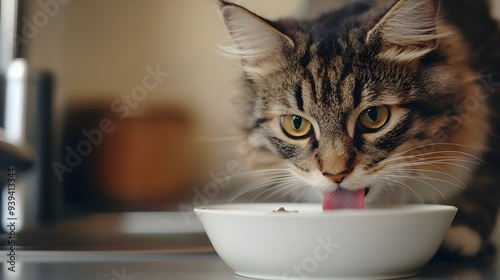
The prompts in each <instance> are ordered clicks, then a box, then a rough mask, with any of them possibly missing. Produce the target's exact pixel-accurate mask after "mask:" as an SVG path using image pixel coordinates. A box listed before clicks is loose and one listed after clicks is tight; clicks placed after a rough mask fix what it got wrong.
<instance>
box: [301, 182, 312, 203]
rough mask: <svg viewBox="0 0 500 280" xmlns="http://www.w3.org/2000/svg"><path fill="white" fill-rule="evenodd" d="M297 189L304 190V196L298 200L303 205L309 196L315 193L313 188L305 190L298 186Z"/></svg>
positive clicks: (305, 188)
mask: <svg viewBox="0 0 500 280" xmlns="http://www.w3.org/2000/svg"><path fill="white" fill-rule="evenodd" d="M299 188H304V191H305V192H307V194H306V195H302V194H301V196H302V199H301V200H300V203H303V202H304V201H305V200H306V199H307V198H308V197H309V196H310V195H311V194H313V193H314V192H316V191H315V190H314V189H313V188H307V187H305V186H303V185H299Z"/></svg>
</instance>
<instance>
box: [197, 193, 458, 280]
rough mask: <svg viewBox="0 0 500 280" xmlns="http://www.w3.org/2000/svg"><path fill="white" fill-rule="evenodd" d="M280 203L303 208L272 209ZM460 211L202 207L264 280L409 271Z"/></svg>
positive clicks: (220, 247)
mask: <svg viewBox="0 0 500 280" xmlns="http://www.w3.org/2000/svg"><path fill="white" fill-rule="evenodd" d="M280 207H285V209H286V210H298V212H273V210H277V209H279V208H280ZM456 211H457V209H456V208H455V207H452V206H443V205H411V206H386V207H377V208H369V209H363V210H337V211H328V212H323V211H322V207H321V205H320V204H317V205H316V204H283V203H282V204H270V203H269V204H228V205H213V206H205V207H198V208H195V212H196V214H197V215H198V217H199V218H200V220H201V222H202V224H203V227H204V228H205V231H206V232H207V234H208V237H209V238H210V241H211V242H212V244H213V246H214V248H215V250H216V251H217V253H218V254H219V256H220V257H221V258H222V260H224V262H226V263H227V264H228V265H229V266H230V267H231V268H232V269H234V271H235V272H236V274H238V275H240V276H245V277H250V278H259V279H388V278H401V277H409V276H413V275H415V274H418V272H419V270H420V269H421V268H422V267H423V266H424V265H425V264H426V263H427V262H428V261H429V260H430V259H431V258H432V257H433V255H434V254H435V253H436V251H437V249H438V248H439V245H440V244H441V242H442V240H443V238H444V235H445V233H446V230H447V229H448V227H449V226H450V224H451V221H452V220H453V218H454V216H455V213H456Z"/></svg>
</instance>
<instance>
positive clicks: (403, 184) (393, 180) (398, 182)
mask: <svg viewBox="0 0 500 280" xmlns="http://www.w3.org/2000/svg"><path fill="white" fill-rule="evenodd" d="M386 180H390V181H392V182H394V183H397V184H400V185H402V186H398V185H394V187H399V188H404V187H406V188H408V189H409V190H410V191H411V192H412V193H413V194H415V195H416V196H417V197H418V199H420V202H422V204H424V200H423V199H422V197H420V195H418V193H417V192H416V191H415V190H414V189H413V188H412V187H410V186H409V185H408V184H405V183H403V182H400V181H398V180H395V179H391V178H386Z"/></svg>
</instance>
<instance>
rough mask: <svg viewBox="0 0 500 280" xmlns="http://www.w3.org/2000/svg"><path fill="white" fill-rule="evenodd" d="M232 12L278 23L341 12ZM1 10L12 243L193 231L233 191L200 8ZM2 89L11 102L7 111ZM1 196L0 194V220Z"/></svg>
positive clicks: (296, 2) (212, 45)
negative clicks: (21, 235) (15, 163)
mask: <svg viewBox="0 0 500 280" xmlns="http://www.w3.org/2000/svg"><path fill="white" fill-rule="evenodd" d="M16 2H17V5H15V3H16ZM236 2H238V3H240V2H241V3H242V4H244V6H246V7H248V8H250V9H251V10H253V11H255V12H257V13H259V14H261V15H263V16H265V17H269V18H278V17H285V16H295V17H311V16H313V15H316V14H318V13H322V12H324V11H327V10H328V9H330V8H333V7H336V6H340V5H342V4H343V3H344V2H348V1H341V0H339V1H332V0H323V1H322V0H312V1H306V0H274V1H264V0H252V1H236ZM498 2H500V1H493V3H494V5H495V9H494V12H495V14H496V15H500V5H498ZM1 3H2V6H1V20H2V29H1V32H2V34H1V40H2V41H1V46H2V49H1V54H2V57H1V59H2V60H1V66H2V71H3V72H2V73H4V75H3V80H2V83H4V86H3V87H5V88H6V91H5V92H3V93H2V96H1V99H0V100H1V103H0V104H2V105H3V104H5V106H0V107H2V108H0V116H1V117H0V121H1V122H0V123H1V124H3V125H0V126H2V127H3V128H4V129H3V130H5V131H4V132H3V134H5V136H6V137H7V136H8V135H9V129H8V127H9V125H8V124H7V123H8V122H9V118H14V117H12V116H10V117H9V114H8V111H9V109H8V108H9V107H10V108H16V110H17V109H19V110H23V111H22V112H24V113H23V115H22V116H17V117H20V118H21V123H23V124H24V125H23V127H24V128H25V129H24V130H23V131H21V132H20V136H22V137H20V138H19V137H18V138H16V139H17V140H19V139H21V138H23V139H25V140H26V142H27V143H24V142H23V143H21V142H22V141H20V140H19V141H20V142H19V143H20V145H19V146H22V147H24V144H26V147H25V148H26V149H24V151H20V152H21V153H25V154H27V155H26V157H27V158H28V160H27V161H29V159H30V158H31V159H34V160H35V164H34V165H33V166H32V167H31V168H29V169H26V170H27V171H25V172H24V171H23V172H22V168H21V166H23V165H22V164H21V163H20V165H19V166H20V167H19V170H18V171H19V172H18V175H17V178H16V195H17V196H18V200H17V201H19V204H18V206H19V208H17V212H16V215H18V217H19V219H20V221H22V224H23V230H24V231H25V232H26V234H27V235H26V236H30V235H29V234H30V233H31V232H35V233H36V236H38V238H37V240H38V241H36V242H39V243H37V244H40V242H41V243H43V242H42V241H40V239H41V238H40V236H44V235H43V234H42V235H40V234H39V233H40V230H49V231H50V233H51V234H53V230H56V231H57V230H59V231H60V232H67V231H68V230H71V231H72V232H78V231H82V232H86V231H89V230H90V229H91V230H92V231H107V230H109V231H112V230H115V229H116V228H119V229H121V230H125V231H126V230H129V231H130V232H143V233H148V232H168V231H183V230H185V231H189V230H193V231H197V230H198V231H201V228H200V227H199V225H198V224H197V223H196V221H195V220H194V218H193V215H192V214H190V213H189V210H191V209H192V208H193V207H194V206H199V205H204V204H209V203H210V204H212V203H225V202H227V201H228V197H231V195H233V194H234V192H235V191H236V189H237V187H238V186H240V185H241V184H242V182H241V181H238V180H232V179H230V177H229V175H233V174H235V173H236V172H237V171H238V170H239V169H240V168H241V167H242V166H243V165H244V164H245V158H244V157H242V154H243V153H242V150H244V147H241V146H239V143H238V141H237V137H236V138H235V137H232V136H234V135H235V134H236V133H237V132H236V131H235V130H233V129H231V123H232V119H233V118H232V114H231V102H230V98H231V96H232V95H233V94H234V92H235V90H237V81H238V78H239V77H240V72H239V62H238V60H237V59H234V58H229V57H226V56H224V55H221V54H220V53H218V47H217V46H218V44H223V45H224V44H229V43H230V41H229V39H228V34H227V31H226V29H225V27H224V25H223V23H222V20H221V18H220V14H219V12H218V10H217V9H216V8H215V6H214V5H213V4H212V3H211V1H210V0H190V1H180V0H148V1H137V0H106V1H102V0H19V1H14V0H2V1H1ZM13 34H17V35H15V36H13ZM12 38H15V41H13V40H12ZM14 58H22V59H24V60H13V59H14ZM12 61H14V62H15V63H14V64H13V63H12ZM9 73H10V74H9ZM21 74H22V75H21ZM5 77H11V78H12V79H11V80H12V81H14V82H12V83H13V85H11V86H9V85H8V81H9V79H5ZM16 79H17V80H16ZM6 81H7V82H6ZM16 83H21V84H22V83H26V84H27V85H28V86H27V88H22V87H19V86H16V85H17V84H16ZM9 90H10V91H12V92H17V91H22V92H25V98H24V99H22V100H21V101H19V102H20V103H19V102H18V103H16V102H15V101H12V100H11V101H9V97H8V95H9ZM16 104H18V105H16ZM16 106H19V107H16ZM14 115H15V114H14ZM10 121H12V120H10ZM13 137H14V136H13ZM29 147H31V149H30V148H29ZM26 166H27V165H26ZM2 168H3V166H2ZM26 168H27V167H26ZM5 173H6V171H5ZM2 176H4V175H2ZM254 196H255V194H252V193H250V194H248V196H247V197H245V196H242V197H239V199H241V200H249V199H252V198H254ZM6 197H7V193H6V188H5V187H4V191H3V194H2V200H3V202H2V203H3V205H2V215H3V216H2V217H6V215H7V213H6V211H5V199H6ZM165 211H168V212H169V213H170V212H177V213H180V214H178V215H171V214H170V216H168V215H166V214H165V213H166V212H165ZM141 213H142V214H141ZM124 214H127V216H124ZM141 215H142V216H141ZM167 216H168V217H167ZM169 219H170V220H169ZM5 222H6V219H4V218H2V223H4V226H5ZM75 235H76V233H75ZM32 236H35V234H34V235H32ZM65 238H66V239H67V238H68V237H65ZM31 240H35V239H30V238H28V237H26V238H25V239H24V242H25V244H26V246H27V247H29V246H35V245H34V244H35V243H36V242H35V241H31ZM72 241H73V242H76V241H75V240H72ZM51 242H52V243H50V244H49V243H46V246H48V247H50V246H55V245H54V244H55V243H57V241H55V239H54V238H52V241H51ZM79 242H80V243H79V244H80V245H81V246H84V247H85V246H87V245H88V244H85V243H84V242H83V243H82V241H81V240H80V241H79ZM68 244H69V243H68ZM103 244H104V243H103ZM106 244H108V245H109V244H110V243H109V240H108V242H107V243H106ZM121 244H123V243H121ZM152 244H153V243H152ZM155 244H157V243H155ZM61 246H62V245H61ZM88 246H90V245H88ZM151 246H156V245H151Z"/></svg>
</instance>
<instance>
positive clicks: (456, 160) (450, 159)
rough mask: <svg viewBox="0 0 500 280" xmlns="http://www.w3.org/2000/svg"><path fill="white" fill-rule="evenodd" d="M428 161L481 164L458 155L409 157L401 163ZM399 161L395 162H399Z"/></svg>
mask: <svg viewBox="0 0 500 280" xmlns="http://www.w3.org/2000/svg"><path fill="white" fill-rule="evenodd" d="M429 162H434V163H439V162H452V163H470V164H473V165H481V163H479V162H477V161H474V160H469V159H465V158H460V157H431V158H420V159H416V158H411V159H409V160H406V161H403V162H401V163H429ZM401 163H396V164H395V165H397V164H401Z"/></svg>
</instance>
